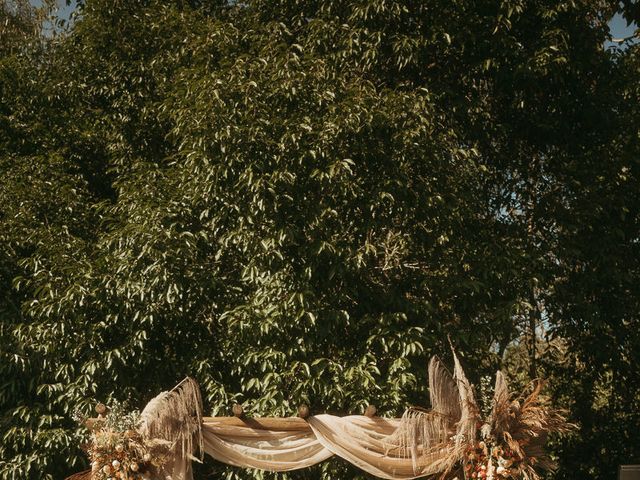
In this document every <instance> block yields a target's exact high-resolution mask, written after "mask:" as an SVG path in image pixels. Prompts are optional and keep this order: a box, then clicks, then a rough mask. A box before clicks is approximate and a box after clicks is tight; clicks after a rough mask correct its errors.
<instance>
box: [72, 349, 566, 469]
mask: <svg viewBox="0 0 640 480" xmlns="http://www.w3.org/2000/svg"><path fill="white" fill-rule="evenodd" d="M453 360H454V370H453V374H451V373H450V372H449V371H448V370H447V368H446V367H445V366H444V364H443V363H442V361H441V360H440V359H439V358H437V357H433V358H432V359H431V361H430V363H429V395H430V400H431V409H429V410H427V409H423V408H420V407H411V408H409V409H407V410H406V412H405V413H404V415H403V416H402V418H391V419H389V418H381V417H377V416H375V408H372V407H370V408H368V409H367V412H366V414H365V415H349V416H345V417H338V416H334V415H327V414H322V415H309V411H308V409H307V408H306V407H302V408H300V409H299V416H298V417H290V418H273V417H270V418H248V417H245V416H244V414H243V412H242V409H241V408H240V407H239V406H235V407H234V414H235V416H233V417H204V416H203V415H202V399H201V395H200V389H199V387H198V384H197V383H196V382H195V381H194V380H193V379H191V378H186V379H185V380H183V381H182V382H180V383H179V384H178V385H177V386H176V387H175V388H173V389H172V390H170V391H166V392H162V393H160V394H159V395H158V396H156V397H155V398H153V399H152V400H151V401H150V402H149V403H148V404H147V406H146V407H145V408H144V410H143V411H142V412H141V414H140V416H139V418H135V419H129V420H131V421H130V423H129V424H127V417H126V415H124V416H122V418H110V413H109V412H108V410H107V409H106V407H104V406H102V405H101V406H99V407H97V411H98V413H99V416H98V418H92V419H87V421H86V424H87V426H88V427H89V429H90V430H91V432H92V434H91V443H90V444H89V446H88V447H87V452H88V454H89V457H90V460H91V462H92V464H91V469H90V470H88V471H86V472H82V473H79V474H76V475H74V476H72V477H69V478H68V479H67V480H71V479H74V480H79V479H81V478H82V479H87V480H88V479H92V480H115V479H121V480H122V479H127V480H138V479H140V480H141V479H153V480H155V479H158V480H192V479H193V475H192V470H191V463H192V461H200V460H201V459H202V457H203V456H204V455H205V454H206V455H209V456H211V457H213V458H214V459H216V460H218V461H220V462H223V463H226V464H229V465H234V466H237V467H243V468H257V469H263V470H269V471H275V472H286V471H291V470H297V469H302V468H307V467H309V466H311V465H315V464H317V463H320V462H323V461H324V460H326V459H328V458H329V457H331V456H333V455H336V456H339V457H341V458H343V459H344V460H346V461H348V462H350V463H352V464H353V465H355V466H357V467H359V468H360V469H362V470H364V471H365V472H367V473H369V474H371V475H374V476H376V477H379V478H386V479H398V480H400V479H412V478H419V477H429V478H434V479H442V480H454V479H456V478H457V479H458V480H462V479H471V478H473V479H485V480H506V479H522V480H538V479H539V471H540V470H548V469H551V468H553V462H551V460H550V459H549V457H548V456H547V455H546V454H545V452H544V448H543V447H544V443H545V441H546V438H547V435H548V434H549V433H552V432H564V431H567V430H568V429H570V428H571V427H572V426H571V425H570V424H568V423H567V422H566V421H565V419H564V417H563V412H561V411H559V410H556V409H553V408H551V407H549V406H547V405H546V403H545V402H544V401H543V400H542V398H541V396H540V391H541V388H542V384H543V382H542V381H536V382H534V384H533V387H532V390H531V391H530V392H529V393H527V394H521V395H515V396H514V395H512V394H511V393H510V392H509V389H508V386H507V382H506V380H505V377H504V375H503V374H502V373H501V372H498V373H497V374H496V378H495V387H494V394H493V401H492V404H491V405H490V408H489V411H488V413H486V415H485V416H484V418H483V415H482V413H481V409H480V408H479V406H478V402H477V401H476V398H475V395H474V389H473V387H472V385H471V384H470V382H469V381H468V380H467V377H466V376H465V373H464V371H463V369H462V367H461V365H460V362H459V360H458V358H457V356H456V354H455V352H454V353H453Z"/></svg>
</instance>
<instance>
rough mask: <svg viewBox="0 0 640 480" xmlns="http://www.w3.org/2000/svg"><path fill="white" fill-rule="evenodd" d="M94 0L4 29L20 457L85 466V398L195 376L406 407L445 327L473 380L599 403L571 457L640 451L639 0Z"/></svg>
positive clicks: (0, 311)
mask: <svg viewBox="0 0 640 480" xmlns="http://www.w3.org/2000/svg"><path fill="white" fill-rule="evenodd" d="M2 5H3V7H4V10H2V12H3V15H6V14H7V13H6V12H15V10H11V8H8V7H7V6H8V5H9V4H8V3H6V2H4V3H3V4H2ZM25 5H26V4H25ZM9 7H10V6H9ZM79 8H80V10H79V17H78V18H77V19H76V21H75V23H74V25H73V28H71V29H70V30H69V31H68V32H66V33H64V34H62V35H59V36H57V37H52V38H46V39H44V38H42V37H38V36H37V35H36V37H35V38H36V39H37V41H32V40H27V38H34V37H33V33H29V32H33V31H34V28H35V31H36V32H39V31H40V30H38V28H36V27H37V25H39V24H38V23H37V21H36V22H35V23H34V22H33V21H32V22H31V23H28V22H27V23H23V25H29V26H28V27H24V28H19V29H17V30H12V31H11V33H10V35H8V36H7V38H11V39H12V40H11V41H12V42H13V43H11V44H10V43H9V42H7V43H3V45H13V46H11V47H9V48H3V47H2V46H0V147H1V148H0V431H2V434H1V435H2V436H1V438H2V442H0V479H13V478H31V477H33V478H47V479H52V478H61V477H62V476H63V475H64V474H66V473H68V472H70V471H73V470H74V469H75V470H77V469H80V468H81V467H82V465H84V459H83V457H82V453H81V452H80V451H79V449H78V447H77V438H78V437H77V436H76V432H75V431H74V429H75V426H74V424H73V421H72V419H71V416H72V415H71V414H72V413H73V412H74V411H75V410H76V409H80V410H81V412H82V413H83V414H85V415H88V414H90V413H91V407H92V404H93V402H94V399H100V400H102V401H112V400H114V401H115V400H118V401H128V402H130V404H133V405H140V406H142V405H143V404H144V402H145V401H147V400H149V399H150V398H151V397H152V396H153V395H155V394H156V393H157V392H158V391H159V390H161V389H166V388H168V387H171V386H172V385H173V384H175V383H177V381H179V380H180V379H181V378H182V377H184V376H185V375H193V376H195V377H196V378H197V379H198V381H199V382H200V384H201V386H202V389H203V393H204V397H205V402H206V404H207V408H208V409H209V412H210V413H211V414H213V415H224V414H227V410H228V406H229V405H230V404H231V403H232V402H235V401H237V402H241V403H243V405H244V408H245V411H247V412H249V413H250V414H256V415H292V414H294V413H295V410H296V408H297V406H298V405H299V404H300V403H303V402H304V403H307V404H309V405H310V406H311V409H312V411H313V412H320V411H327V412H331V413H338V414H346V413H354V412H361V411H362V410H363V409H364V407H365V406H366V404H367V403H368V402H371V403H375V404H376V405H377V406H378V411H379V413H380V414H381V415H399V414H401V413H402V411H403V409H404V408H405V407H406V406H407V405H409V404H418V405H423V406H425V404H426V398H427V391H426V359H427V358H428V356H429V355H431V354H433V353H438V354H443V353H444V354H446V349H447V344H446V338H447V335H451V337H452V339H453V341H454V343H456V345H457V346H458V348H459V350H461V351H462V352H464V353H466V358H465V359H464V360H465V362H466V363H468V364H469V365H473V368H468V370H473V371H474V373H473V375H474V376H475V378H474V380H476V381H479V379H480V378H481V376H483V375H485V374H490V373H492V370H493V369H495V368H499V367H501V366H505V367H507V368H509V369H510V371H511V372H513V373H514V377H515V378H516V380H518V381H520V382H522V383H524V382H525V381H526V380H527V379H528V378H530V377H532V376H535V375H537V374H545V375H546V376H549V377H550V378H552V387H553V388H552V393H553V395H554V398H555V401H556V402H557V403H558V404H559V405H564V406H566V407H568V408H569V409H570V411H571V415H572V420H574V421H576V422H579V424H580V426H581V430H580V432H579V434H577V435H576V436H575V437H570V438H567V439H558V440H555V441H554V444H553V446H554V449H555V452H556V453H557V455H558V456H559V457H560V464H561V468H560V470H559V472H558V473H557V474H556V476H555V477H554V478H557V479H564V478H566V479H579V478H602V479H605V478H607V479H608V478H611V475H612V474H611V472H613V471H614V469H615V465H617V464H618V463H622V462H625V463H626V462H631V461H638V460H639V458H638V457H639V455H640V451H639V450H638V447H637V444H638V442H637V441H636V442H634V435H637V434H636V430H637V429H634V428H633V425H637V424H638V418H637V414H636V413H634V412H638V411H640V409H638V402H639V401H640V399H639V398H638V396H637V395H636V396H635V397H634V396H633V395H626V394H625V393H624V392H626V391H636V392H637V391H640V388H638V387H640V385H639V383H640V377H639V376H638V372H637V368H636V365H637V364H638V360H639V359H638V351H640V349H639V348H638V346H640V339H639V338H638V333H637V313H636V312H638V311H639V309H638V300H639V299H640V295H639V293H640V292H638V287H637V285H638V282H637V272H638V264H637V262H638V260H637V259H638V258H640V256H639V255H638V253H639V252H638V251H637V249H638V245H640V244H639V243H638V238H639V233H640V232H638V227H639V226H638V222H637V218H638V215H637V214H638V208H639V207H640V201H639V197H638V187H637V180H638V173H639V172H638V168H639V163H638V158H639V157H638V146H639V144H638V138H639V137H638V130H637V118H638V105H639V102H638V100H640V99H639V95H640V90H638V84H637V81H636V78H637V75H638V73H639V71H638V70H639V66H640V63H639V61H640V60H639V58H638V50H637V47H629V48H628V49H627V50H612V51H605V50H603V48H602V43H603V41H604V40H605V39H606V37H607V27H606V21H607V19H608V18H610V16H611V15H612V14H613V13H614V12H615V11H616V10H617V9H618V4H617V2H612V3H611V5H604V4H602V2H595V1H585V2H559V3H558V2H542V1H533V0H532V1H503V2H498V3H496V2H479V3H478V2H476V3H470V2H458V1H454V2H451V1H447V2H442V1H435V0H430V1H428V2H424V1H421V2H413V1H399V0H393V1H388V0H366V1H365V0H361V1H353V2H344V1H331V0H324V1H288V0H279V1H269V2H266V1H259V0H256V1H250V2H246V3H235V2H231V3H230V4H229V5H227V4H225V3H223V2H214V1H212V2H195V1H194V2H184V1H178V0H175V1H156V0H150V1H144V2H142V1H124V0H122V1H121V0H118V1H114V0H109V1H106V0H104V1H103V0H92V1H87V2H85V3H82V4H81V6H80V7H79ZM621 8H624V9H626V10H625V11H626V14H627V15H629V18H633V17H631V15H632V14H633V11H634V10H633V8H631V6H629V5H626V6H623V7H621ZM24 12H26V13H25V14H23V15H22V17H16V18H22V19H27V20H28V19H30V18H36V17H32V16H31V13H29V12H30V11H29V10H28V9H26V10H24ZM11 15H13V16H15V14H14V13H11ZM12 18H13V17H12ZM25 21H26V20H25ZM14 23H15V22H14ZM15 24H16V25H17V24H19V23H15ZM16 32H18V33H16ZM29 35H31V36H29ZM3 38H4V37H3ZM541 335H542V336H543V337H544V338H542V339H539V340H538V341H536V336H541ZM576 372H579V375H578V376H576ZM627 389H628V390H627ZM600 453H602V454H603V455H602V456H601V455H600ZM596 458H601V459H600V460H598V461H597V462H596V460H595V459H596ZM212 472H213V473H215V474H216V475H218V476H219V477H222V478H236V477H237V478H246V477H252V478H254V477H255V478H262V477H265V476H267V477H271V476H272V475H268V474H263V473H260V472H243V471H238V470H234V469H230V468H228V467H225V466H221V465H207V466H206V467H205V468H203V469H202V470H201V472H200V473H201V474H202V475H203V476H204V474H205V473H212ZM293 476H294V477H295V478H359V477H360V476H361V474H360V473H359V472H357V471H356V470H355V469H354V468H353V467H351V466H348V465H346V464H344V463H343V462H341V461H339V460H332V461H330V462H327V463H326V464H324V465H322V466H318V467H316V468H314V469H311V470H309V471H306V472H300V473H297V474H295V475H293Z"/></svg>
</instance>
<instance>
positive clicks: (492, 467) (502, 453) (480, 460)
mask: <svg viewBox="0 0 640 480" xmlns="http://www.w3.org/2000/svg"><path fill="white" fill-rule="evenodd" d="M521 460H522V459H521V458H519V457H518V456H517V455H514V454H513V452H511V451H510V450H509V449H506V450H505V449H503V448H502V447H501V446H499V445H494V444H493V442H487V441H480V442H478V443H477V444H476V446H475V447H471V448H469V450H468V451H467V456H466V463H465V465H464V475H465V478H470V479H482V480H504V479H509V478H514V479H515V478H520V476H521V475H520V468H519V467H520V463H521Z"/></svg>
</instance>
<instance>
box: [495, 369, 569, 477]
mask: <svg viewBox="0 0 640 480" xmlns="http://www.w3.org/2000/svg"><path fill="white" fill-rule="evenodd" d="M543 386H544V382H543V381H541V380H538V381H535V382H534V383H533V389H532V391H531V393H530V394H529V395H527V396H526V397H525V396H523V397H521V398H519V399H515V400H513V401H511V402H510V404H509V408H508V409H506V411H505V410H501V411H500V412H499V414H496V415H494V418H493V424H494V432H495V434H496V438H498V440H502V441H503V442H505V443H506V444H507V445H508V446H509V448H510V449H511V450H512V451H513V452H514V453H515V454H516V455H517V457H519V458H520V459H521V462H522V463H521V468H522V472H521V474H522V478H524V479H525V480H538V479H539V478H540V477H539V475H538V474H537V473H536V471H535V469H534V467H536V468H538V469H542V470H552V469H553V468H554V466H555V465H554V462H553V461H552V460H551V459H550V458H549V456H548V455H547V454H546V453H545V450H544V444H545V442H546V440H547V437H548V435H549V434H552V433H564V432H568V431H570V430H572V429H574V428H575V425H573V424H571V423H568V422H567V421H566V419H565V415H566V412H565V411H564V410H560V409H556V408H552V407H550V406H549V405H548V404H547V402H546V400H545V399H543V398H542V397H541V395H540V394H541V391H542V388H543Z"/></svg>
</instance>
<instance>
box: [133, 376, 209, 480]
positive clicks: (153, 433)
mask: <svg viewBox="0 0 640 480" xmlns="http://www.w3.org/2000/svg"><path fill="white" fill-rule="evenodd" d="M138 431H139V432H140V434H141V435H142V437H143V438H144V439H145V441H147V442H153V441H155V442H158V441H160V442H162V441H168V442H170V443H171V457H172V458H173V459H174V465H173V466H169V467H168V468H173V469H174V471H175V470H181V471H183V470H186V471H185V472H184V473H182V472H181V473H180V475H181V476H183V477H184V478H191V473H190V464H191V460H198V461H199V459H198V458H196V457H195V456H194V454H195V453H196V451H199V452H200V459H201V458H202V455H203V453H204V448H203V438H202V398H201V396H200V387H199V386H198V384H197V382H196V381H195V380H193V379H192V378H189V377H187V378H185V379H184V380H183V381H182V382H180V383H179V384H178V385H176V386H175V387H174V388H173V389H172V390H170V391H168V392H162V393H160V394H159V395H158V396H156V397H155V398H153V399H151V401H150V402H149V403H148V404H147V406H146V407H145V408H144V410H143V411H142V413H141V414H140V425H139V427H138Z"/></svg>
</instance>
